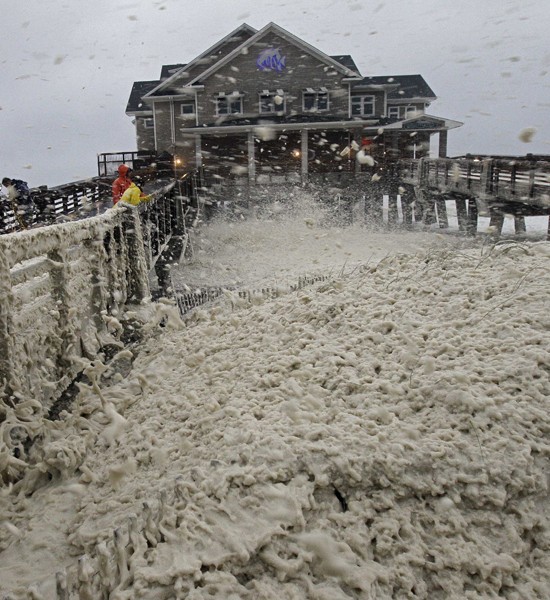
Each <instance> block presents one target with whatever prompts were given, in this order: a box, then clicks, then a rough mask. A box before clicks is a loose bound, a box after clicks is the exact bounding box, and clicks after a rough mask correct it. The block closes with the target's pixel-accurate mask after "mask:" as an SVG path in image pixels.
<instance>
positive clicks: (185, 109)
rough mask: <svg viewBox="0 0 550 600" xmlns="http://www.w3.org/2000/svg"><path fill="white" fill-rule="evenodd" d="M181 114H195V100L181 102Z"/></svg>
mask: <svg viewBox="0 0 550 600" xmlns="http://www.w3.org/2000/svg"><path fill="white" fill-rule="evenodd" d="M181 114H182V115H185V116H186V115H194V114H195V103H194V102H193V100H188V101H186V102H182V103H181Z"/></svg>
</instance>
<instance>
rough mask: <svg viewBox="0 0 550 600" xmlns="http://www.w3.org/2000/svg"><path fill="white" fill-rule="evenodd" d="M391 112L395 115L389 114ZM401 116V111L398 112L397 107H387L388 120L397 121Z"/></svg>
mask: <svg viewBox="0 0 550 600" xmlns="http://www.w3.org/2000/svg"><path fill="white" fill-rule="evenodd" d="M392 112H394V113H395V112H396V113H397V114H393V115H392V114H391V113H392ZM400 116H401V111H400V110H399V106H388V118H389V119H399V117H400Z"/></svg>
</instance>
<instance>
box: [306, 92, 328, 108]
mask: <svg viewBox="0 0 550 600" xmlns="http://www.w3.org/2000/svg"><path fill="white" fill-rule="evenodd" d="M320 94H324V95H326V98H327V107H326V108H319V95H320ZM306 95H314V96H315V100H314V107H313V108H306V106H305V99H306ZM329 110H330V93H329V91H328V90H327V89H326V88H322V89H320V90H314V89H312V88H307V89H305V90H304V91H303V92H302V111H303V112H305V113H317V112H328V111H329Z"/></svg>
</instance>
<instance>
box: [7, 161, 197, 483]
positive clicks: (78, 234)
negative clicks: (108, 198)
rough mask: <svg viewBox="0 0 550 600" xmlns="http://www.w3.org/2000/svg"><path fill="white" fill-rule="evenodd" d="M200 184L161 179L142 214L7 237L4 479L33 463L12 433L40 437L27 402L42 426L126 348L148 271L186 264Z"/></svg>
mask: <svg viewBox="0 0 550 600" xmlns="http://www.w3.org/2000/svg"><path fill="white" fill-rule="evenodd" d="M200 183H201V179H200V173H190V174H188V176H186V177H185V178H184V179H183V180H181V181H175V180H171V181H164V182H162V181H159V182H157V183H156V184H155V186H154V189H153V190H152V191H151V196H152V199H151V200H150V201H149V202H146V203H142V204H140V205H139V206H137V207H134V206H130V205H129V204H126V203H119V204H118V205H117V206H116V207H114V208H112V209H111V210H106V211H105V212H103V213H102V214H100V215H97V216H93V217H89V218H87V219H82V220H76V221H72V222H68V223H61V224H56V225H49V226H48V225H47V226H43V227H37V228H34V229H30V230H26V231H21V232H14V233H11V234H7V235H2V236H0V480H4V481H16V480H17V479H18V477H19V475H20V474H21V470H24V468H25V466H26V463H25V461H26V458H27V456H26V454H27V447H26V444H24V443H23V441H22V439H21V435H17V436H15V437H13V436H11V434H10V432H11V431H12V430H18V431H26V432H27V433H28V439H33V437H35V435H36V432H34V433H33V432H30V431H29V424H28V422H27V421H28V419H27V412H28V410H29V406H30V405H29V403H31V404H32V407H33V408H32V410H33V412H34V413H35V416H34V417H33V420H32V422H33V427H35V426H36V427H38V428H40V423H42V422H43V419H45V418H46V417H47V415H48V411H50V410H51V409H52V407H53V406H54V404H55V403H56V401H57V400H58V399H59V398H60V397H61V395H62V394H63V392H64V391H65V390H67V388H68V387H69V385H70V384H71V382H73V381H74V379H75V378H76V377H77V376H78V375H79V374H80V373H81V372H82V370H83V368H84V366H85V364H87V362H89V361H91V360H95V358H96V357H97V355H98V353H99V351H100V350H101V349H102V348H104V347H105V346H108V345H109V346H114V347H116V346H120V347H121V348H122V347H123V344H122V341H121V338H122V336H123V333H124V319H125V313H126V310H125V309H126V308H127V307H129V306H132V308H133V307H134V306H137V305H140V304H142V303H143V302H144V301H147V299H148V298H150V296H151V290H150V287H149V272H150V271H151V269H155V270H156V269H158V268H159V265H160V271H157V274H159V273H160V275H159V283H160V279H161V276H162V274H163V273H164V271H163V269H165V268H166V264H167V262H169V261H170V260H175V259H178V258H179V255H178V252H179V253H180V254H181V252H182V250H183V248H184V247H185V240H186V238H187V228H188V227H189V226H192V224H193V223H192V222H190V223H187V219H188V218H189V215H190V213H193V214H195V215H198V214H199V213H200V210H201V203H202V198H201V194H200V191H199V185H200ZM195 218H196V217H195ZM131 312H132V313H135V311H134V310H132V311H131ZM36 411H38V413H37V412H36ZM37 424H38V425H37ZM12 438H13V439H12Z"/></svg>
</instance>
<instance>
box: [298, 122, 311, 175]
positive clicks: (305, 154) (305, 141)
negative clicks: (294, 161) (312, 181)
mask: <svg viewBox="0 0 550 600" xmlns="http://www.w3.org/2000/svg"><path fill="white" fill-rule="evenodd" d="M300 133H301V135H302V148H301V152H302V171H301V175H302V183H306V182H307V177H308V168H307V166H308V165H307V159H308V154H309V145H308V134H307V129H302V131H301V132H300Z"/></svg>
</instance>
